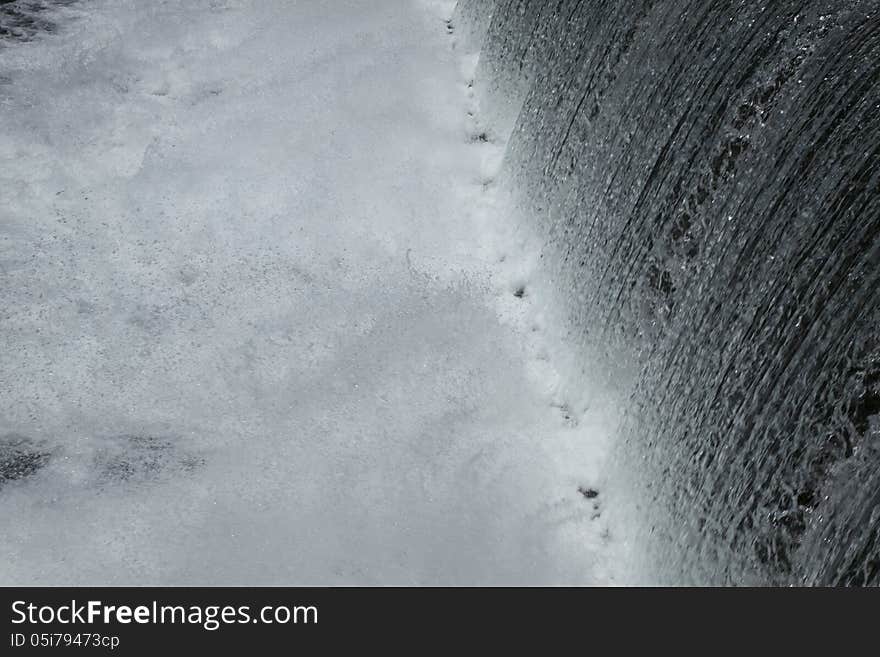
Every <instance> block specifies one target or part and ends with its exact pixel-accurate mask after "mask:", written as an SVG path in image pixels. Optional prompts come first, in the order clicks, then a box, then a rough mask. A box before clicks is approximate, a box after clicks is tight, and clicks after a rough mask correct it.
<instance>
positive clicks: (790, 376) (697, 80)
mask: <svg viewBox="0 0 880 657" xmlns="http://www.w3.org/2000/svg"><path fill="white" fill-rule="evenodd" d="M453 24H454V26H455V28H456V29H457V30H458V31H459V33H460V34H462V38H463V44H462V46H461V47H463V48H467V49H470V50H471V51H479V53H480V55H479V65H478V66H477V69H476V76H475V88H476V91H477V96H478V97H479V98H480V101H481V104H482V111H483V113H484V115H485V116H486V117H488V118H487V125H488V126H490V127H492V128H494V130H495V133H496V134H495V135H494V136H495V137H497V138H500V139H502V140H503V139H506V138H508V137H509V142H508V145H507V152H506V155H505V164H504V177H505V180H506V183H507V186H508V187H509V188H510V189H511V190H512V192H513V194H514V195H515V196H514V198H515V199H516V201H517V202H518V203H519V204H520V209H521V210H522V211H523V213H524V214H526V215H528V216H530V217H532V219H533V221H534V222H535V225H536V226H537V227H538V228H539V229H540V230H541V231H542V233H543V234H544V236H545V238H546V240H547V243H548V245H549V246H548V248H547V250H546V253H547V255H548V258H547V260H548V261H551V262H553V263H555V271H556V280H557V284H558V285H560V286H564V289H565V290H566V294H568V296H569V299H570V303H571V305H570V313H571V322H572V325H573V326H574V327H576V328H577V330H578V332H579V334H580V335H581V342H582V345H583V348H584V350H585V352H587V351H589V352H590V353H596V352H605V353H606V354H608V355H609V359H608V360H609V361H613V359H619V358H620V355H621V354H626V355H628V357H629V359H630V365H631V366H632V368H634V370H635V372H636V374H635V376H634V381H635V382H634V383H632V385H631V387H630V396H629V403H628V406H627V411H626V413H625V418H624V419H623V426H624V429H623V435H624V437H625V441H624V442H625V444H624V445H623V446H622V447H621V451H622V454H623V456H621V460H622V466H623V468H624V469H629V471H630V472H631V473H632V476H631V479H632V481H633V485H634V486H636V487H637V498H638V499H639V500H640V502H639V507H640V508H639V512H640V513H641V515H642V517H643V521H644V524H645V536H644V540H645V541H647V544H648V545H649V546H650V551H651V554H652V555H653V557H654V561H655V563H654V568H655V572H656V573H657V574H658V575H657V577H658V579H659V580H660V581H665V582H691V583H716V584H719V583H720V584H725V583H741V584H761V583H772V584H818V585H870V584H874V585H876V584H878V583H880V415H878V413H880V331H878V326H880V312H878V301H880V3H878V2H877V1H876V0H872V1H864V2H862V1H852V0H828V1H819V0H801V1H797V2H793V1H774V2H745V3H744V2H733V1H722V0H698V1H694V0H674V1H672V0H664V1H662V2H661V1H650V0H641V1H640V0H608V1H603V2H598V1H595V0H593V1H589V0H557V1H552V2H551V1H539V0H498V1H497V2H492V1H491V0H462V2H460V3H459V5H458V7H457V9H456V13H455V15H454V19H453ZM618 362H620V361H619V360H618ZM627 369H630V368H627Z"/></svg>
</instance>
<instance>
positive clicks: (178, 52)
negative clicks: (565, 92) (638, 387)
mask: <svg viewBox="0 0 880 657" xmlns="http://www.w3.org/2000/svg"><path fill="white" fill-rule="evenodd" d="M449 4H450V3H414V4H412V5H403V6H401V3H399V2H390V1H388V2H379V1H376V2H370V3H363V2H355V1H354V0H351V1H344V0H339V1H335V2H333V3H328V2H324V1H323V0H313V1H309V2H305V1H303V2H297V3H289V2H280V1H279V2H269V1H267V0H259V1H257V0H253V1H246V0H241V1H233V0H228V1H226V2H218V1H208V0H202V1H195V0H193V1H189V2H181V3H142V2H136V1H134V0H128V1H119V2H97V1H96V2H93V3H90V4H89V9H88V11H87V12H86V13H83V14H82V15H80V16H79V17H78V18H77V19H76V20H75V21H72V22H69V23H67V24H66V27H65V29H63V30H62V31H61V32H60V33H59V34H56V35H53V36H52V37H51V38H47V39H44V40H42V41H38V42H35V43H32V44H24V45H17V46H16V47H14V48H8V49H6V50H4V51H2V52H0V74H2V75H4V76H5V77H7V78H9V79H10V82H8V83H7V84H5V85H3V86H0V101H2V105H0V109H2V123H3V126H4V130H3V135H2V140H0V179H2V180H0V185H2V189H3V190H4V195H3V198H2V204H0V212H2V228H0V265H2V268H0V274H2V276H3V279H4V284H3V287H2V290H0V294H2V308H3V315H2V317H0V321H2V333H3V337H4V349H3V351H2V352H0V371H2V372H4V377H3V380H2V382H0V409H2V410H0V429H2V431H0V433H3V432H4V431H8V432H15V433H16V434H19V435H23V436H26V437H28V438H29V439H31V440H32V441H34V444H39V445H43V446H44V447H45V449H46V450H47V451H48V452H50V453H51V459H50V461H49V465H48V466H46V467H45V468H43V469H41V470H39V471H37V472H36V473H35V474H33V475H32V476H30V477H27V478H22V479H19V480H16V481H12V482H7V483H6V484H5V485H4V486H3V488H2V489H0V506H2V508H3V511H4V512H3V514H2V520H0V525H2V529H0V582H2V583H4V584H63V583H92V584H94V583H109V584H121V583H133V584H161V583H171V584H185V583H209V584H220V583H241V584H245V583H247V584H304V583H324V584H327V583H329V584H334V583H367V584H370V583H372V584H389V583H431V584H438V583H467V584H476V583H502V584H503V583H508V584H509V583H605V582H609V581H616V577H617V576H616V575H615V574H614V568H613V558H612V555H613V554H614V549H615V548H614V545H615V544H616V542H619V541H618V539H617V533H616V531H617V530H616V529H615V527H614V524H613V523H614V515H613V505H612V508H611V509H609V503H608V501H607V498H608V494H607V492H606V490H605V485H606V483H607V482H606V480H605V477H604V474H603V462H604V458H605V454H606V451H607V444H608V439H609V435H610V428H609V427H610V424H609V422H608V421H607V418H604V417H603V416H602V414H601V413H599V412H598V410H596V409H590V408H586V407H585V404H584V402H583V399H580V398H575V397H576V395H574V396H573V393H572V392H571V391H572V390H578V391H579V390H581V388H579V387H578V386H572V385H571V383H570V377H569V376H568V375H567V374H566V364H565V363H566V362H567V360H566V359H567V356H566V351H565V349H566V347H565V336H564V335H563V334H561V333H562V331H561V330H560V331H556V332H554V327H555V326H560V325H561V324H559V322H557V321H556V320H555V319H554V313H556V312H558V310H555V309H556V308H557V307H558V304H557V302H555V301H554V300H553V293H552V285H551V284H550V283H547V282H546V281H544V282H542V279H541V277H540V267H539V266H538V262H539V259H540V245H539V244H537V243H536V242H535V240H534V238H533V237H529V235H528V233H527V231H525V230H524V229H522V228H521V227H518V225H516V224H515V222H513V221H512V218H511V217H510V216H509V215H508V214H506V210H505V205H504V203H503V202H502V201H501V200H500V197H499V196H498V194H497V193H496V191H495V188H494V186H493V180H494V176H495V175H496V174H497V171H498V166H499V162H500V158H501V156H502V155H503V145H501V144H497V143H495V144H492V143H488V142H481V141H479V140H477V141H473V140H472V137H473V136H474V134H473V131H474V129H475V126H476V125H477V123H476V121H478V117H477V116H476V115H477V114H478V111H479V110H478V108H476V107H475V106H474V105H473V103H472V100H471V99H469V97H468V92H467V79H466V78H465V77H463V76H462V74H461V70H462V67H461V62H460V61H459V60H458V59H457V57H456V54H455V52H454V51H453V49H452V48H451V37H450V36H449V35H448V34H446V27H445V24H444V22H443V18H444V16H445V14H444V13H443V12H448V11H449V10H450V9H451V7H450V6H447V5H449ZM471 65H472V62H471ZM469 111H470V112H471V114H473V115H474V116H473V117H470V118H469V117H468V112H469ZM521 287H522V288H523V290H524V291H523V294H522V295H519V296H517V295H516V294H514V293H516V292H517V291H518V290H519V288H521ZM579 487H585V488H596V489H598V490H600V495H599V496H598V497H596V498H593V499H586V498H585V497H584V496H583V495H582V494H581V493H579V492H578V488H579ZM596 506H598V508H595V507H596Z"/></svg>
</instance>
